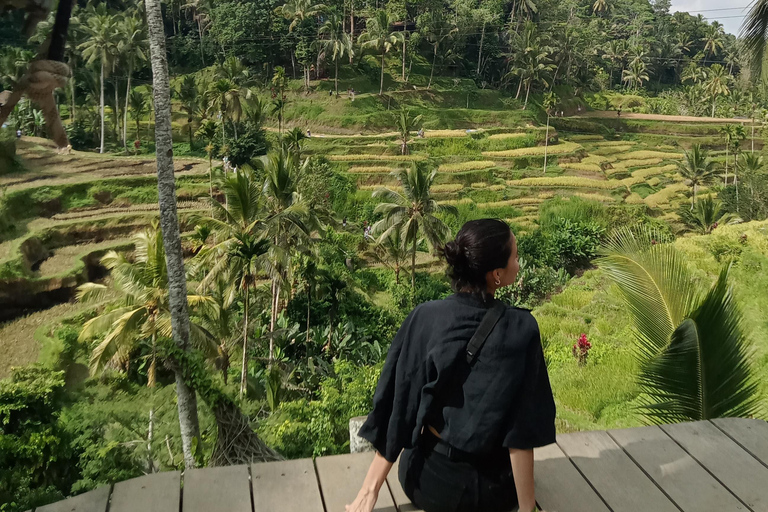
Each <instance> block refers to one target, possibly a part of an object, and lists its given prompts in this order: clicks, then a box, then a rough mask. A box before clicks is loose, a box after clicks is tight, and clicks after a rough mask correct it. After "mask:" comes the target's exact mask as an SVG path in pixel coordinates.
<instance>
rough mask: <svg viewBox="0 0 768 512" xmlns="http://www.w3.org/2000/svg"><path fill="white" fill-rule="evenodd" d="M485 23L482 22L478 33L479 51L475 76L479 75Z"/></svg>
mask: <svg viewBox="0 0 768 512" xmlns="http://www.w3.org/2000/svg"><path fill="white" fill-rule="evenodd" d="M485 23H486V22H485V21H483V30H482V31H481V32H480V49H479V50H478V51H477V73H476V74H477V75H480V60H481V59H482V58H483V41H485Z"/></svg>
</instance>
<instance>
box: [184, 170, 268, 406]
mask: <svg viewBox="0 0 768 512" xmlns="http://www.w3.org/2000/svg"><path fill="white" fill-rule="evenodd" d="M221 188H222V191H223V192H224V195H225V197H226V207H225V206H224V205H222V204H221V203H219V202H217V201H213V206H214V215H213V216H212V217H211V218H209V219H203V220H202V222H203V223H205V224H208V225H209V226H211V227H212V228H213V229H214V231H215V232H216V239H217V240H220V242H218V243H217V244H215V245H213V246H211V247H206V248H203V249H202V250H201V251H200V253H199V255H198V257H199V260H200V261H201V262H203V263H204V264H205V265H207V267H208V271H207V273H206V275H205V277H204V278H203V279H202V280H201V281H200V285H199V289H201V290H203V289H206V288H207V287H209V286H212V284H213V283H215V282H216V281H217V280H219V279H226V280H227V282H229V283H230V284H231V289H230V292H229V299H228V300H227V306H228V307H229V306H231V305H232V304H233V303H234V301H235V295H236V292H237V291H241V292H242V293H243V348H242V350H243V359H242V367H241V373H240V396H241V397H242V396H243V395H244V394H245V390H246V383H247V377H248V321H249V313H250V302H251V301H250V289H251V288H252V287H253V284H254V282H255V280H256V275H257V272H258V271H261V270H263V261H262V260H263V256H264V255H265V254H267V251H268V249H269V244H268V242H267V241H265V240H264V238H263V236H262V233H261V231H260V230H261V229H262V227H263V226H262V223H263V220H264V214H265V212H264V196H263V194H262V191H261V188H260V186H259V183H258V182H257V180H256V176H255V175H254V173H253V172H252V171H249V170H246V169H238V170H237V172H235V173H233V174H232V175H231V176H229V177H225V178H224V180H223V183H222V186H221Z"/></svg>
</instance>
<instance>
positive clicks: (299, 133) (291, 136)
mask: <svg viewBox="0 0 768 512" xmlns="http://www.w3.org/2000/svg"><path fill="white" fill-rule="evenodd" d="M306 138H307V136H306V135H304V131H303V130H302V129H301V128H299V127H298V126H297V127H295V128H293V129H292V130H289V131H288V133H287V134H285V138H284V139H283V142H284V143H285V145H286V149H287V150H288V151H290V152H292V153H293V154H294V155H296V159H297V160H299V161H301V141H303V140H304V139H306Z"/></svg>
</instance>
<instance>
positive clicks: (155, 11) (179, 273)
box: [145, 0, 200, 468]
mask: <svg viewBox="0 0 768 512" xmlns="http://www.w3.org/2000/svg"><path fill="white" fill-rule="evenodd" d="M145 7H146V16H147V24H148V26H149V42H150V45H149V47H150V58H151V61H152V79H153V84H154V87H153V91H154V100H155V105H154V106H155V111H156V115H155V147H156V148H157V157H156V158H157V189H158V198H159V204H160V226H161V228H162V230H163V247H164V249H165V259H166V266H167V268H168V296H169V305H170V313H171V328H172V332H173V340H174V342H175V343H176V345H177V346H178V347H179V348H180V349H182V350H184V351H186V350H189V313H188V311H187V280H186V275H185V270H184V257H183V255H182V252H181V237H180V233H179V219H178V213H177V210H176V181H175V177H174V175H173V138H172V131H171V88H170V84H169V77H168V62H167V60H166V59H167V57H166V55H167V53H166V48H165V30H164V28H163V16H162V12H161V10H160V0H145ZM174 359H175V358H171V361H170V362H171V366H172V367H173V369H174V373H175V376H176V397H177V401H176V403H177V406H178V411H179V427H180V430H181V444H182V450H183V452H184V466H185V467H186V468H193V467H194V466H195V458H194V454H193V453H192V446H193V444H194V443H193V440H194V439H196V440H197V443H198V445H199V443H200V425H199V423H198V418H197V397H196V395H195V390H194V389H192V388H191V387H190V386H189V384H187V382H185V380H184V374H183V371H182V370H183V369H182V368H181V366H180V365H181V364H183V362H182V361H178V360H174Z"/></svg>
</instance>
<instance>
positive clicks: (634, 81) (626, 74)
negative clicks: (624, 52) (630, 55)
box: [621, 57, 649, 90]
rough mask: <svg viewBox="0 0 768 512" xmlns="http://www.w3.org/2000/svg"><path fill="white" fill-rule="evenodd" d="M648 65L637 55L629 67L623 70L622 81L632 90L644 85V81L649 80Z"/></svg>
mask: <svg viewBox="0 0 768 512" xmlns="http://www.w3.org/2000/svg"><path fill="white" fill-rule="evenodd" d="M648 80H649V77H648V66H646V64H645V62H644V61H643V59H642V58H640V57H636V58H634V59H632V62H630V63H629V67H628V68H627V69H625V70H624V71H622V72H621V81H622V82H626V83H627V87H628V88H629V89H632V90H637V88H638V87H642V86H643V82H647V81H648Z"/></svg>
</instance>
